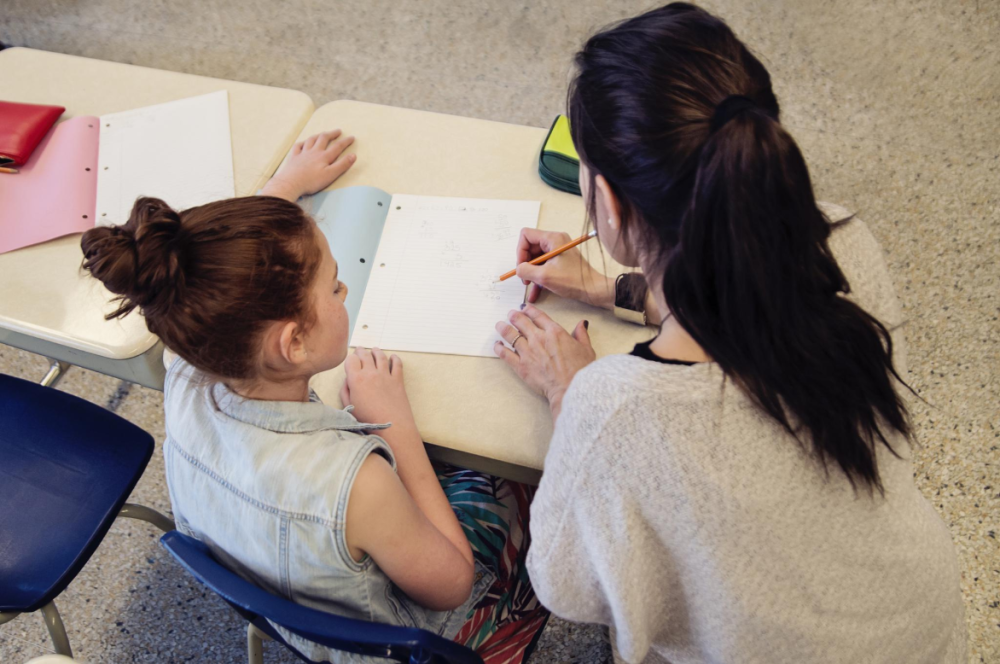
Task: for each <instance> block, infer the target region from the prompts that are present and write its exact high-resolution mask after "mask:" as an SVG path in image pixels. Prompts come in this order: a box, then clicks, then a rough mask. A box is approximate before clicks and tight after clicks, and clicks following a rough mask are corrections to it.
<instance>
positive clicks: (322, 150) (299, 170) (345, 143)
mask: <svg viewBox="0 0 1000 664" xmlns="http://www.w3.org/2000/svg"><path fill="white" fill-rule="evenodd" d="M352 143H354V137H353V136H341V131H340V130H339V129H334V130H333V131H327V132H324V133H322V134H316V135H315V136H310V137H309V138H307V139H306V140H304V141H299V142H298V143H296V144H295V145H294V146H292V151H291V152H290V153H289V154H288V159H286V160H285V163H284V164H283V165H282V167H281V168H279V169H278V172H277V173H275V174H274V176H273V177H272V178H271V179H270V180H268V181H267V184H265V185H264V188H263V189H261V190H260V195H261V196H276V197H278V198H284V199H285V200H286V201H291V202H292V203H294V202H296V201H297V200H299V198H300V197H301V196H308V195H310V194H315V193H316V192H317V191H322V190H324V189H326V188H327V187H329V186H330V185H331V184H333V181H334V180H336V179H337V178H339V177H340V176H341V175H343V174H344V173H346V172H347V169H349V168H350V167H351V166H353V165H354V162H355V161H357V155H355V154H354V153H351V154H345V153H344V150H346V149H347V148H348V147H350V145H351V144H352Z"/></svg>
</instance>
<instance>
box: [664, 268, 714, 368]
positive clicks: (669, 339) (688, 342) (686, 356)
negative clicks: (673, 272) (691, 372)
mask: <svg viewBox="0 0 1000 664" xmlns="http://www.w3.org/2000/svg"><path fill="white" fill-rule="evenodd" d="M650 290H651V295H652V297H653V301H654V302H655V303H656V308H657V311H660V312H666V315H665V316H664V318H663V320H662V322H661V324H660V333H659V334H658V335H656V338H655V339H653V341H652V343H650V344H649V350H651V351H653V353H654V354H655V355H656V356H657V357H662V358H663V359H665V360H681V361H683V362H711V361H712V358H711V357H709V356H708V354H707V353H705V351H704V350H703V349H702V347H701V346H699V345H698V342H697V341H695V340H694V338H692V337H691V335H690V334H688V333H687V330H685V329H684V328H683V327H681V324H680V323H678V322H677V319H676V318H674V316H673V314H671V313H670V308H669V307H667V301H666V299H665V298H664V297H663V293H662V292H660V289H658V288H654V287H653V286H652V284H650Z"/></svg>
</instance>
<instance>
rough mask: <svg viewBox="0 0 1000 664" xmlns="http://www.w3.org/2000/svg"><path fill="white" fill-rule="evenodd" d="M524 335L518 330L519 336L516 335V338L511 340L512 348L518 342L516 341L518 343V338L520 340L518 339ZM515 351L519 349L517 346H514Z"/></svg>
mask: <svg viewBox="0 0 1000 664" xmlns="http://www.w3.org/2000/svg"><path fill="white" fill-rule="evenodd" d="M523 336H524V335H523V334H521V333H520V332H518V333H517V336H516V337H514V340H513V341H511V342H510V347H511V348H514V344H516V343H517V340H518V339H520V338H521V337H523ZM514 352H515V353H516V352H517V349H516V348H514Z"/></svg>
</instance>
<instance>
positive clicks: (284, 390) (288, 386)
mask: <svg viewBox="0 0 1000 664" xmlns="http://www.w3.org/2000/svg"><path fill="white" fill-rule="evenodd" d="M228 385H229V389H231V390H232V391H233V392H235V393H236V394H238V395H240V396H241V397H243V398H244V399H257V400H260V401H309V378H307V377H304V376H298V377H295V378H292V379H289V380H286V381H272V380H265V379H256V380H254V381H252V382H250V381H231V382H229V383H228Z"/></svg>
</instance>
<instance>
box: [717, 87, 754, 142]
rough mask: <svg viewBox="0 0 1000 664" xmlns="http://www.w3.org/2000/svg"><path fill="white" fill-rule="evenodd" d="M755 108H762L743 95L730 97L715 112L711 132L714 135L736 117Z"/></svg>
mask: <svg viewBox="0 0 1000 664" xmlns="http://www.w3.org/2000/svg"><path fill="white" fill-rule="evenodd" d="M753 108H760V106H758V105H757V103H756V102H755V101H754V100H753V99H750V98H749V97H744V96H743V95H729V96H728V97H726V98H725V99H723V100H722V101H721V102H720V103H719V105H718V106H716V107H715V112H714V113H713V114H712V120H711V122H710V123H709V131H710V132H711V133H713V134H714V133H715V132H717V131H719V129H721V128H722V127H723V126H724V125H725V124H726V123H727V122H729V121H730V120H732V119H733V118H734V117H736V116H737V115H739V114H740V113H742V112H743V111H745V110H748V109H753Z"/></svg>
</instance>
